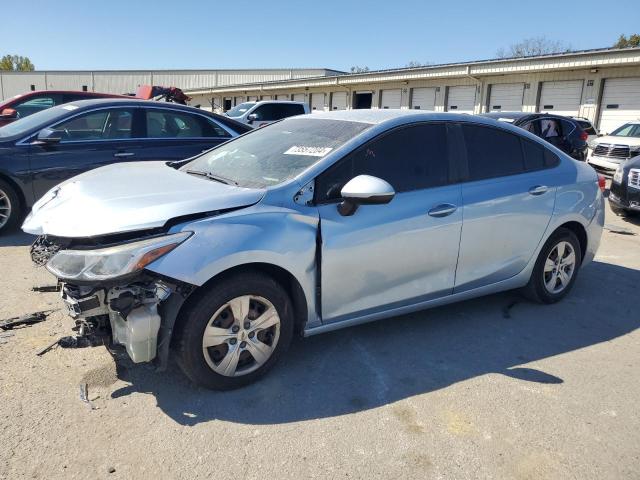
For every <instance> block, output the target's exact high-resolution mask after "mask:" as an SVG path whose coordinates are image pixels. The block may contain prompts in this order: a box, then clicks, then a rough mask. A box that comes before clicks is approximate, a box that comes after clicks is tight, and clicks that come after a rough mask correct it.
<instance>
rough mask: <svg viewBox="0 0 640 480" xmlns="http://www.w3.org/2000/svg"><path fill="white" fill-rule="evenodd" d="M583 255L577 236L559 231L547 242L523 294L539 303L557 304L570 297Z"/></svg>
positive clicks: (569, 232)
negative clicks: (566, 296)
mask: <svg viewBox="0 0 640 480" xmlns="http://www.w3.org/2000/svg"><path fill="white" fill-rule="evenodd" d="M581 263H582V251H581V249H580V242H579V241H578V238H577V237H576V234H575V233H573V232H572V231H571V230H569V229H567V228H559V229H558V230H556V231H555V232H554V233H553V234H552V235H551V237H549V239H548V240H547V241H546V243H545V244H544V246H543V247H542V250H540V254H539V255H538V259H537V260H536V264H535V266H534V267H533V272H532V273H531V278H530V279H529V283H528V284H527V286H526V287H524V289H523V294H524V295H525V296H526V297H527V298H529V299H530V300H533V301H534V302H538V303H547V304H549V303H555V302H557V301H559V300H561V299H562V298H564V297H565V295H567V294H568V293H569V292H570V291H571V289H572V288H573V285H574V283H575V281H576V278H577V276H578V270H579V268H580V264H581Z"/></svg>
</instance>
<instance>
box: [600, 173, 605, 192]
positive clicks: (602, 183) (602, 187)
mask: <svg viewBox="0 0 640 480" xmlns="http://www.w3.org/2000/svg"><path fill="white" fill-rule="evenodd" d="M598 186H599V187H600V190H602V191H603V192H604V191H605V189H606V188H607V180H606V179H605V178H604V175H602V174H601V173H599V174H598Z"/></svg>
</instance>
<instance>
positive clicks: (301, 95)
mask: <svg viewBox="0 0 640 480" xmlns="http://www.w3.org/2000/svg"><path fill="white" fill-rule="evenodd" d="M293 101H294V102H303V103H304V93H294V94H293Z"/></svg>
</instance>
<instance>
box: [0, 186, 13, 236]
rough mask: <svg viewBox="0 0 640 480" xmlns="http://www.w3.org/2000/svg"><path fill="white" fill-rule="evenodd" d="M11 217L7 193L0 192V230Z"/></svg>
mask: <svg viewBox="0 0 640 480" xmlns="http://www.w3.org/2000/svg"><path fill="white" fill-rule="evenodd" d="M10 217H11V200H10V199H9V195H8V194H7V192H5V191H3V190H0V228H2V227H4V226H5V225H6V224H7V222H8V221H9V218H10Z"/></svg>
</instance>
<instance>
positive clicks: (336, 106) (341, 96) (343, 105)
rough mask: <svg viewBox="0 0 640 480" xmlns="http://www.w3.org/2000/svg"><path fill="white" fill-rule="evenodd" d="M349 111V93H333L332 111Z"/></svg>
mask: <svg viewBox="0 0 640 480" xmlns="http://www.w3.org/2000/svg"><path fill="white" fill-rule="evenodd" d="M346 109H347V92H333V93H332V94H331V110H346Z"/></svg>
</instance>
